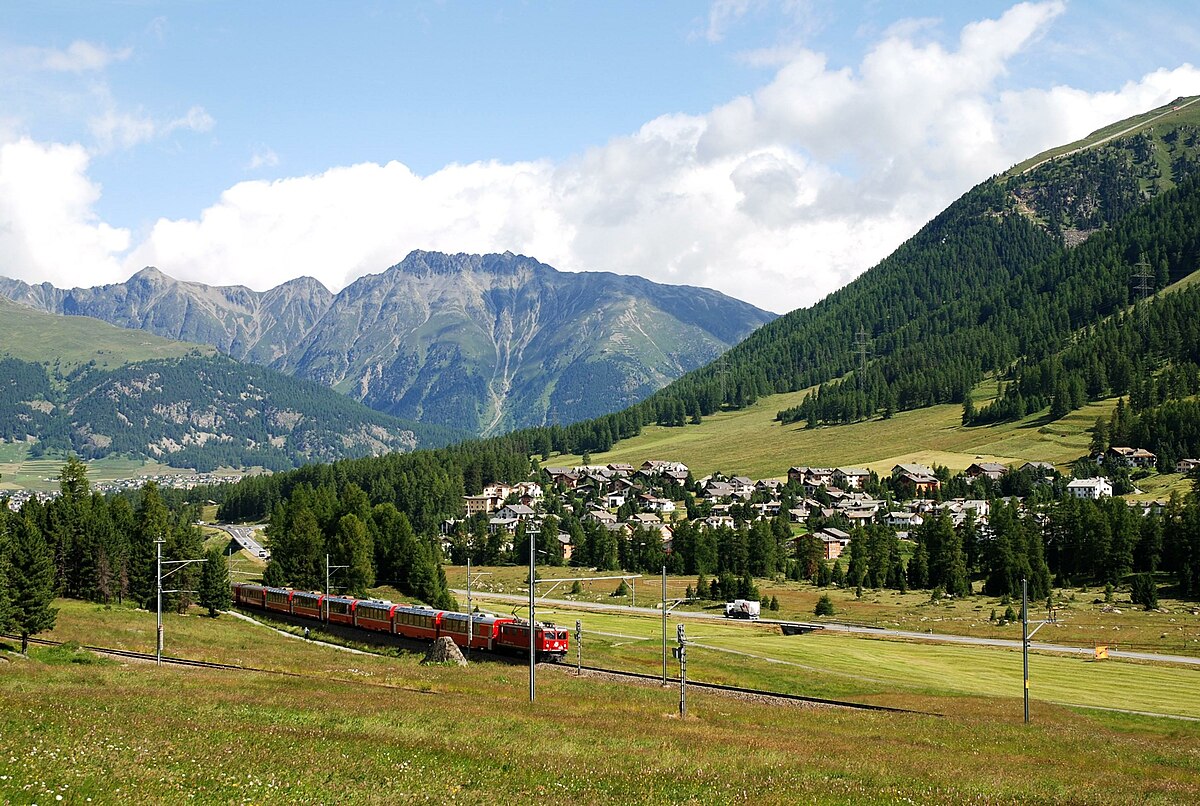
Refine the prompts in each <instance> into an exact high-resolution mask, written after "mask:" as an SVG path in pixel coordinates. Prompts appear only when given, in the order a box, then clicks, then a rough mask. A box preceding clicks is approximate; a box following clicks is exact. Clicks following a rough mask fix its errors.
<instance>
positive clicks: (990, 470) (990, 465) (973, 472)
mask: <svg viewBox="0 0 1200 806" xmlns="http://www.w3.org/2000/svg"><path fill="white" fill-rule="evenodd" d="M1007 472H1008V467H1006V466H1005V465H1002V464H1000V463H999V462H973V463H972V464H971V466H970V467H968V468H967V469H966V471H965V472H964V475H965V476H966V477H967V478H969V479H971V480H972V481H974V480H975V479H977V478H980V477H983V476H986V477H987V478H989V479H991V480H992V481H999V480H1000V477H1001V476H1003V475H1004V474H1005V473H1007Z"/></svg>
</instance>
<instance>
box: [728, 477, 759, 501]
mask: <svg viewBox="0 0 1200 806" xmlns="http://www.w3.org/2000/svg"><path fill="white" fill-rule="evenodd" d="M729 486H730V487H732V488H733V494H734V495H736V496H737V497H738V498H743V499H746V498H749V497H750V496H752V495H754V482H753V481H752V480H751V479H750V478H748V477H747V476H734V477H733V478H731V479H730V480H729Z"/></svg>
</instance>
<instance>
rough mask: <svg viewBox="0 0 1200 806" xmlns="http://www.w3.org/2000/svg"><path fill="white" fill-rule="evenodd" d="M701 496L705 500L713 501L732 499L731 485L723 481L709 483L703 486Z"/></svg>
mask: <svg viewBox="0 0 1200 806" xmlns="http://www.w3.org/2000/svg"><path fill="white" fill-rule="evenodd" d="M701 494H702V495H703V496H704V497H705V498H711V499H713V500H714V501H716V500H720V499H722V498H732V497H733V485H732V484H729V483H728V482H724V481H710V482H709V483H708V484H706V485H704V491H703V492H702V493H701Z"/></svg>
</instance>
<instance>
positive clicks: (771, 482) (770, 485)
mask: <svg viewBox="0 0 1200 806" xmlns="http://www.w3.org/2000/svg"><path fill="white" fill-rule="evenodd" d="M754 489H755V490H756V491H758V492H760V493H771V495H778V494H779V491H780V490H781V489H783V482H782V481H780V480H779V479H762V480H761V481H759V482H758V483H757V484H755V485H754Z"/></svg>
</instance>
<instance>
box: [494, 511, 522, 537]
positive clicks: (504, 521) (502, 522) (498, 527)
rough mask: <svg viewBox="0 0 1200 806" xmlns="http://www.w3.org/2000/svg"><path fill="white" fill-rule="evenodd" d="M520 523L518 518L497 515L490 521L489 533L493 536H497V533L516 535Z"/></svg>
mask: <svg viewBox="0 0 1200 806" xmlns="http://www.w3.org/2000/svg"><path fill="white" fill-rule="evenodd" d="M520 522H521V521H520V520H518V519H517V518H506V517H502V516H499V515H497V516H496V517H494V518H489V519H488V532H489V533H491V534H495V533H496V532H508V533H509V534H514V533H516V531H517V524H518V523H520Z"/></svg>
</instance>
